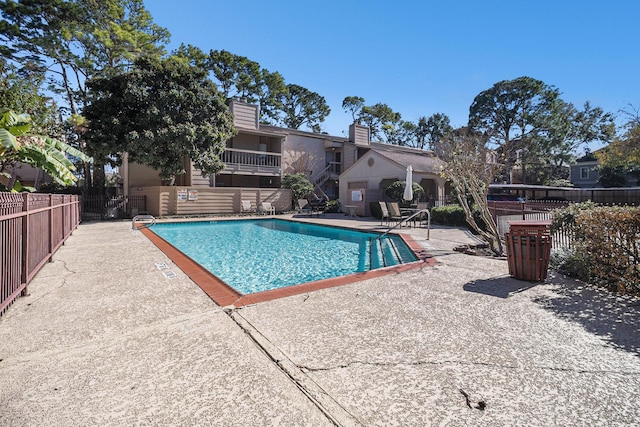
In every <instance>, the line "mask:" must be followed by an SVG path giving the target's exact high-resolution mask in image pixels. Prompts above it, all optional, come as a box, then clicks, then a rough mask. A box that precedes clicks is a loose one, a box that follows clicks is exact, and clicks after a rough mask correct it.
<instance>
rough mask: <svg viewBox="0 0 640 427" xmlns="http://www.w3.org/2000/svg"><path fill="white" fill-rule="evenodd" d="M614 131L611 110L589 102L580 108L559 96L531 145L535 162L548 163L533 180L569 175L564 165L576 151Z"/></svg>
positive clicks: (572, 157)
mask: <svg viewBox="0 0 640 427" xmlns="http://www.w3.org/2000/svg"><path fill="white" fill-rule="evenodd" d="M614 132H615V124H614V122H613V116H612V115H611V114H610V113H605V112H604V111H603V110H602V109H601V108H598V107H592V106H591V104H590V103H589V102H586V103H585V104H584V109H583V110H582V111H580V110H578V109H576V108H575V107H574V106H573V105H572V104H570V103H566V102H564V101H563V100H561V99H556V100H555V101H554V103H553V105H552V108H551V111H550V114H549V116H548V117H547V120H546V123H545V124H544V126H543V129H541V131H540V134H539V135H538V136H537V137H536V142H537V143H536V144H532V145H531V146H530V148H529V149H530V151H529V153H528V158H529V159H530V161H531V163H532V164H534V165H535V163H539V164H540V165H544V166H548V167H546V168H544V170H545V173H543V175H542V176H541V177H540V179H539V180H538V181H533V183H540V184H549V183H550V182H551V181H555V180H560V179H566V178H568V175H567V171H566V168H563V166H566V165H567V164H569V163H570V162H572V161H573V159H574V153H575V151H576V150H577V149H578V148H579V147H580V146H582V145H585V144H588V143H591V142H596V141H597V142H607V141H610V140H611V138H612V137H613V134H614ZM527 175H529V174H527ZM527 182H529V181H527Z"/></svg>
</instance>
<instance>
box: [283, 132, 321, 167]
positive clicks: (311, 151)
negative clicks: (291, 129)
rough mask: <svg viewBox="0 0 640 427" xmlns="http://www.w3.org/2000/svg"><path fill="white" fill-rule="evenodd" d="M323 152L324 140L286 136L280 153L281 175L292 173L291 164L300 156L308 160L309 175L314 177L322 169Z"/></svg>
mask: <svg viewBox="0 0 640 427" xmlns="http://www.w3.org/2000/svg"><path fill="white" fill-rule="evenodd" d="M324 152H325V149H324V139H321V138H313V137H310V136H303V135H295V134H292V135H289V136H287V139H286V140H285V143H284V150H283V153H282V169H283V170H282V172H283V174H285V173H294V168H293V166H292V164H295V162H296V159H298V158H299V157H300V156H301V155H302V156H307V157H308V159H309V162H308V163H309V165H310V166H311V170H310V171H308V173H309V175H310V176H313V175H315V174H316V173H318V172H320V171H322V170H323V169H324V156H325V154H324Z"/></svg>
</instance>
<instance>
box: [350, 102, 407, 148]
mask: <svg viewBox="0 0 640 427" xmlns="http://www.w3.org/2000/svg"><path fill="white" fill-rule="evenodd" d="M400 119H401V116H400V113H396V112H395V111H393V110H392V109H391V107H389V106H388V105H387V104H382V103H377V104H375V105H372V106H366V105H364V106H363V107H362V108H361V109H360V114H359V115H358V122H359V123H362V124H364V125H366V126H368V127H369V133H370V135H371V138H372V139H373V138H378V139H379V140H380V139H383V136H384V135H389V134H390V133H391V132H392V131H393V130H394V129H395V128H396V127H397V126H398V124H399V123H400ZM385 127H386V128H387V129H386V131H385V130H384V128H385Z"/></svg>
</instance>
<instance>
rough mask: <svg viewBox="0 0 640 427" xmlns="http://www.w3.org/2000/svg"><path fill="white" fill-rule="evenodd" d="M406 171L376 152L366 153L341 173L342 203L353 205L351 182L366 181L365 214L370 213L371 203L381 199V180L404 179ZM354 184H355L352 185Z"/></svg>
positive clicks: (343, 204)
mask: <svg viewBox="0 0 640 427" xmlns="http://www.w3.org/2000/svg"><path fill="white" fill-rule="evenodd" d="M404 173H405V171H404V170H403V169H402V168H400V167H398V165H396V164H394V163H392V162H390V161H389V160H387V159H385V158H384V157H382V156H379V155H377V154H376V153H374V152H369V153H367V154H365V155H364V156H363V157H362V159H361V160H360V161H359V162H358V163H357V164H355V165H353V166H352V167H351V168H350V169H349V170H347V171H345V172H344V173H343V174H342V175H340V204H341V205H342V206H346V205H351V191H350V188H349V186H350V184H358V186H360V183H366V187H364V189H365V200H364V209H365V212H364V215H370V211H369V203H370V202H375V201H379V200H381V192H380V182H381V181H382V180H383V179H386V178H393V177H397V178H398V179H404ZM352 186H353V185H352Z"/></svg>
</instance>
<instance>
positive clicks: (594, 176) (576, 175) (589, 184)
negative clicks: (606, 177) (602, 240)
mask: <svg viewBox="0 0 640 427" xmlns="http://www.w3.org/2000/svg"><path fill="white" fill-rule="evenodd" d="M585 168H586V172H587V174H588V175H587V177H586V178H583V177H582V171H583V169H585ZM599 179H600V173H599V172H598V162H596V161H592V162H579V163H576V164H575V165H571V171H570V177H569V180H570V181H571V183H572V184H573V185H575V186H576V187H583V188H594V187H599V186H600V185H599V184H598V180H599Z"/></svg>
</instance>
